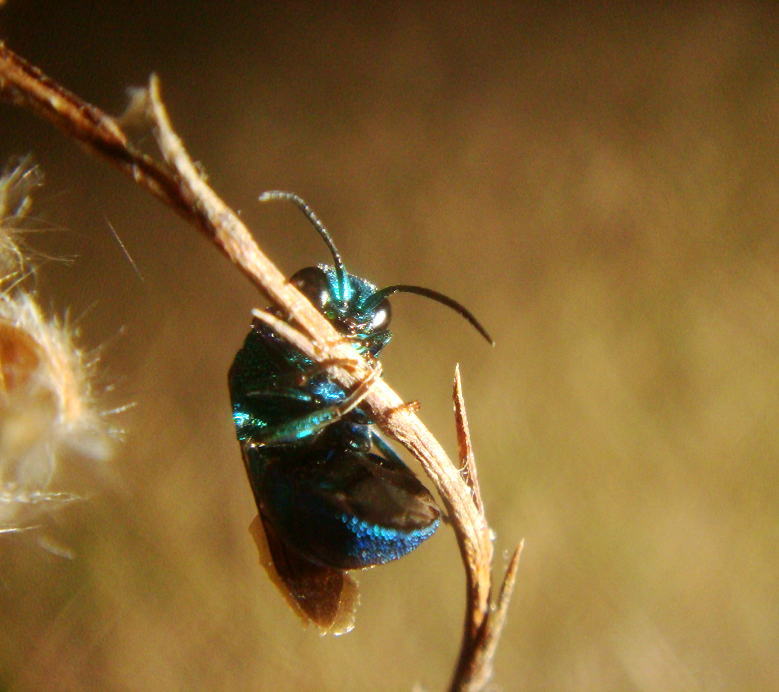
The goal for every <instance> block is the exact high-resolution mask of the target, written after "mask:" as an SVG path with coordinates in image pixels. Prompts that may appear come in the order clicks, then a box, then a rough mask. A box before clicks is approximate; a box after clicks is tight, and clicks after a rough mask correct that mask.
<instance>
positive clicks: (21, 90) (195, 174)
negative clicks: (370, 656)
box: [0, 43, 521, 692]
mask: <svg viewBox="0 0 779 692" xmlns="http://www.w3.org/2000/svg"><path fill="white" fill-rule="evenodd" d="M148 98H149V115H150V118H151V121H152V123H153V126H154V129H155V134H156V137H157V143H158V145H159V147H160V150H161V152H162V156H163V158H164V163H158V162H156V161H155V160H154V159H152V158H151V157H149V156H147V155H145V154H143V153H141V152H140V151H139V150H138V149H137V148H135V147H134V146H133V144H132V143H131V142H130V140H129V138H128V137H127V135H126V134H125V133H124V132H123V131H122V129H121V127H120V126H119V125H118V124H117V122H116V121H115V120H114V119H113V118H111V117H110V116H108V115H107V114H106V113H104V112H103V111H101V110H100V109H98V108H96V107H95V106H93V105H91V104H89V103H86V102H85V101H83V100H82V99H80V98H79V97H77V96H75V95H74V94H72V93H70V92H69V91H67V90H66V89H64V88H63V87H61V86H60V85H59V84H57V83H56V82H55V81H53V80H51V79H50V78H48V77H47V76H46V75H44V74H43V73H42V72H41V71H40V70H39V69H38V68H36V67H34V66H33V65H30V64H29V63H28V62H26V61H25V60H23V59H22V58H20V57H19V56H17V55H16V54H14V53H13V52H12V51H11V50H9V49H8V48H7V47H6V46H5V45H4V44H3V43H0V99H2V100H5V101H8V102H10V103H13V104H14V105H18V106H22V107H24V108H28V109H30V110H32V111H33V112H34V113H36V114H37V115H39V116H40V117H42V118H44V119H46V120H49V121H50V122H52V123H53V124H54V125H56V126H57V127H59V128H60V129H61V130H63V131H64V132H65V134H66V135H67V136H68V137H70V138H71V139H73V140H75V141H77V142H79V143H80V144H82V145H84V146H85V147H86V148H87V149H89V150H90V151H92V152H93V153H96V154H98V155H100V156H102V157H103V158H105V159H107V160H108V161H109V162H110V163H112V164H114V165H115V166H117V167H118V168H119V169H120V170H121V171H123V172H124V173H125V174H126V175H128V176H130V177H131V178H132V179H133V180H134V181H135V182H136V183H138V184H139V185H141V186H142V187H145V188H146V189H147V190H149V191H150V192H151V193H152V194H154V195H155V196H157V197H159V198H160V199H161V200H163V201H164V202H165V203H166V204H168V205H170V206H171V207H172V208H173V209H174V210H175V211H176V213H178V214H179V215H180V216H181V217H182V218H184V219H185V220H187V221H189V222H190V223H192V224H194V225H195V226H196V227H197V228H198V229H199V230H200V231H201V232H203V233H204V234H205V235H206V236H207V237H208V238H209V239H210V240H211V241H212V242H214V243H215V244H216V246H217V247H218V248H219V249H220V250H221V251H222V252H223V253H224V254H225V255H226V256H227V257H228V258H229V259H230V260H231V261H232V262H233V263H234V264H235V265H236V266H237V267H238V269H239V270H240V271H242V272H243V273H244V275H246V276H247V277H248V278H249V280H250V281H251V282H252V283H253V284H254V285H255V286H257V287H258V288H259V289H260V290H261V291H262V292H263V293H265V294H266V295H267V296H268V297H269V298H270V300H271V301H272V302H273V303H274V304H275V305H276V306H278V307H281V308H283V309H284V311H285V312H286V313H287V314H289V315H290V316H291V317H292V320H293V321H294V323H295V324H296V325H297V327H298V330H296V331H297V335H296V336H294V339H295V345H296V346H297V347H298V348H300V349H301V350H303V351H304V352H306V354H307V355H309V357H311V358H312V359H315V360H317V361H318V362H324V363H325V366H326V367H327V370H328V371H329V372H330V375H331V376H332V377H333V378H334V379H335V380H336V381H337V382H339V383H340V384H341V385H342V386H344V387H352V386H354V385H355V384H357V383H359V382H361V381H362V380H364V379H365V378H366V377H368V376H369V374H370V372H371V366H370V365H369V364H368V363H366V362H365V360H364V359H363V358H361V357H360V356H359V354H358V353H357V352H356V350H355V349H354V348H353V347H352V346H351V345H350V344H349V342H348V341H346V340H345V339H343V338H342V337H341V336H340V335H339V334H338V333H337V332H336V330H335V329H334V328H333V326H332V325H331V324H330V323H329V322H327V320H326V319H325V318H324V317H323V316H322V315H321V314H320V313H319V312H318V311H317V310H316V309H315V308H314V307H313V306H312V305H311V303H309V301H308V300H307V299H306V298H305V297H304V296H302V295H301V294H300V293H299V292H298V291H297V290H296V289H295V288H294V287H293V286H292V285H290V284H289V283H288V282H287V280H286V278H285V277H284V276H283V275H282V274H281V272H279V270H278V269H276V267H275V266H274V265H273V264H272V263H271V262H270V260H269V259H268V258H267V257H266V256H265V255H264V254H263V253H262V252H261V251H260V249H259V247H258V246H257V244H256V243H255V241H254V239H253V238H252V236H251V234H250V233H249V231H248V229H247V228H246V226H245V225H244V224H243V223H242V222H241V221H240V219H239V218H238V217H237V215H236V214H235V213H234V212H233V211H232V210H231V209H230V208H229V207H227V205H226V204H225V203H224V202H223V201H222V200H221V199H220V198H219V196H218V195H217V194H216V193H215V192H214V191H213V190H212V189H211V188H210V187H209V186H208V185H207V184H206V182H205V180H204V179H203V177H202V175H201V174H200V172H199V171H198V169H197V168H196V167H195V165H194V164H193V163H192V161H191V159H190V157H189V155H188V154H187V152H186V150H185V149H184V147H183V145H182V143H181V141H180V139H179V138H178V136H177V135H176V134H175V132H174V131H173V128H172V127H171V124H170V121H169V119H168V115H167V112H166V110H165V107H164V105H163V104H162V101H161V99H160V95H159V82H158V80H157V79H156V77H154V76H152V78H151V81H150V85H149V91H148ZM258 316H261V318H262V319H267V318H268V315H267V313H260V314H259V315H258ZM285 326H288V325H285ZM288 331H289V330H288ZM289 336H290V338H293V335H291V334H290V335H289ZM362 405H363V406H364V407H365V408H367V409H368V410H369V411H370V413H371V416H372V418H373V420H375V421H376V422H377V425H378V426H379V427H380V428H381V429H382V430H383V431H384V432H385V433H386V434H388V435H390V436H391V437H394V438H395V439H396V440H398V441H399V442H400V443H401V444H403V445H404V446H405V447H406V448H407V449H408V450H409V451H410V452H411V453H412V454H413V455H414V456H415V457H416V458H417V459H418V460H419V461H420V463H421V464H422V466H423V468H424V470H425V472H426V473H427V475H428V476H429V477H430V479H431V480H432V481H433V483H434V484H435V486H436V488H437V489H438V492H439V493H440V495H441V497H442V499H443V501H444V504H445V505H446V509H447V512H448V514H449V517H450V519H451V522H452V525H453V527H454V530H455V533H456V536H457V541H458V544H459V546H460V553H461V555H462V558H463V562H464V564H465V568H466V573H467V585H468V587H467V588H468V592H467V595H468V603H467V610H466V625H465V631H464V635H463V641H462V645H461V650H460V657H459V660H458V664H457V668H456V670H455V673H454V676H453V680H452V684H451V688H450V689H451V690H452V691H453V692H460V691H465V690H467V691H469V692H475V691H477V690H481V689H483V688H484V686H485V685H486V683H487V681H488V680H489V677H490V673H491V664H492V658H493V655H494V651H495V647H496V645H497V641H498V637H499V635H500V630H501V627H502V624H503V622H504V620H505V615H506V609H507V606H508V602H509V598H510V595H511V590H512V587H513V583H514V577H515V575H516V569H517V565H518V563H519V553H520V550H521V546H520V547H519V548H518V549H517V551H516V552H515V553H514V557H513V558H512V561H511V563H510V564H509V568H508V571H507V573H506V577H505V579H504V582H503V585H502V588H501V592H500V595H499V597H498V602H497V604H496V606H495V607H494V608H493V606H492V605H491V572H490V567H491V561H492V543H491V536H490V530H489V526H488V525H487V521H486V518H485V516H484V510H483V505H482V501H481V495H480V493H479V487H478V482H477V479H476V467H475V464H474V462H473V453H472V451H471V445H470V437H469V434H468V428H467V421H466V418H465V409H464V405H463V402H462V393H461V390H460V379H459V369H458V371H457V375H456V380H455V408H456V411H457V423H458V425H457V428H458V440H459V443H460V450H461V459H462V469H461V470H462V472H463V474H464V476H465V479H464V478H463V475H461V470H458V468H456V467H455V466H454V465H453V464H452V462H451V461H450V460H449V458H448V457H447V455H446V453H445V452H444V450H443V448H442V447H441V446H440V445H439V444H438V442H437V441H436V440H435V438H434V437H433V436H432V435H431V434H430V432H428V430H427V429H426V428H425V427H424V426H423V425H422V422H421V421H420V420H419V418H418V417H417V416H416V415H415V414H414V412H413V410H412V407H408V406H405V405H404V403H403V401H402V400H401V399H400V397H399V396H398V395H397V394H395V392H393V391H392V389H390V387H389V386H388V385H387V384H386V383H385V382H384V381H383V380H379V381H377V382H376V384H375V386H373V387H372V388H371V390H370V392H369V393H368V394H367V395H366V397H365V399H364V401H363V404H362Z"/></svg>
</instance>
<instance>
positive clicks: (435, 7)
mask: <svg viewBox="0 0 779 692" xmlns="http://www.w3.org/2000/svg"><path fill="white" fill-rule="evenodd" d="M0 34H2V37H3V38H5V39H6V40H7V41H8V43H9V45H10V47H11V48H13V49H14V50H16V51H18V52H19V53H21V54H22V55H24V56H25V57H27V58H28V59H30V60H31V61H33V62H34V63H36V64H38V65H40V66H41V67H43V68H44V69H45V70H46V71H48V72H49V73H50V74H51V75H52V76H54V77H56V78H57V79H59V80H60V81H61V82H62V83H63V84H65V85H66V86H69V87H70V88H72V89H73V90H74V91H76V92H77V93H79V94H80V95H82V96H84V97H86V98H88V99H90V100H92V101H94V102H96V103H97V104H98V105H100V106H103V107H105V108H106V109H107V110H109V111H113V112H119V111H120V110H121V109H122V107H123V105H124V93H123V90H124V88H125V87H126V86H128V85H136V84H141V83H144V82H145V80H146V78H147V76H148V74H149V73H150V72H151V71H157V72H158V73H159V74H160V76H161V78H162V80H163V93H164V95H165V97H166V100H167V102H168V105H169V108H170V111H171V115H172V117H173V119H174V123H175V124H176V125H177V126H178V128H179V130H180V132H181V134H182V135H183V136H184V138H185V141H186V142H187V144H188V146H189V148H190V150H191V152H192V153H193V155H194V156H196V157H198V158H200V159H201V160H202V162H203V164H204V165H205V167H206V169H207V170H208V172H209V173H210V179H211V182H212V183H213V185H214V187H215V188H216V189H217V190H218V191H220V192H221V193H223V194H224V196H225V198H226V199H227V200H228V202H230V203H231V204H233V205H234V206H235V207H237V208H239V209H241V210H242V213H243V216H244V218H245V219H246V221H247V222H248V223H249V225H250V227H252V228H253V229H254V230H255V234H256V237H257V238H258V240H259V242H260V244H261V245H262V246H263V248H264V249H265V250H266V251H267V252H268V253H269V255H270V256H271V257H272V258H274V259H275V260H277V261H278V263H279V264H280V266H281V267H282V268H283V270H284V271H286V272H287V273H289V274H291V273H292V272H293V271H295V270H296V269H298V268H299V267H301V266H305V265H308V264H312V263H315V262H318V261H326V260H327V254H326V251H325V248H324V246H323V244H322V243H321V241H320V240H319V239H318V238H317V237H316V235H315V234H314V233H313V232H312V230H311V228H310V227H308V226H307V224H306V223H305V221H303V220H302V219H301V218H300V217H299V215H298V214H297V213H296V211H295V210H294V209H290V208H285V207H283V206H268V205H263V206H261V205H259V204H258V203H257V202H256V201H255V200H256V197H257V195H258V194H259V192H260V191H262V190H264V189H269V188H281V189H292V190H295V191H296V192H298V193H300V194H301V195H303V196H304V198H306V199H307V200H308V201H309V202H310V203H311V204H312V205H313V206H314V208H315V209H316V210H317V212H318V213H319V214H320V216H321V217H322V218H323V219H324V221H325V223H326V224H327V225H328V227H329V228H330V230H331V231H332V233H333V235H334V236H335V239H336V241H337V243H338V245H339V247H340V249H341V252H342V254H343V256H344V258H345V261H346V263H347V268H348V269H350V270H351V271H353V272H355V273H358V274H360V275H363V276H366V277H368V278H370V279H372V280H373V281H375V282H376V283H378V284H388V283H391V282H406V283H418V284H423V285H427V286H430V287H432V288H435V289H437V290H440V291H444V292H446V293H448V294H451V295H453V296H455V297H457V298H458V299H460V300H462V301H463V302H464V303H466V304H467V305H468V306H469V307H470V308H471V309H472V310H473V311H474V312H475V313H476V314H477V315H478V316H479V317H480V318H481V319H482V320H483V321H484V323H485V324H486V325H487V327H488V328H489V329H490V330H491V331H492V332H493V335H494V336H495V338H496V341H497V342H498V346H497V348H496V349H495V350H494V351H491V350H488V349H487V348H486V347H485V346H484V344H483V343H482V342H480V340H479V338H478V336H477V335H476V334H475V333H473V331H472V330H470V329H469V328H468V327H467V325H465V324H464V323H461V322H460V321H459V320H458V319H457V318H456V317H455V316H453V315H452V314H449V313H448V312H447V311H445V310H443V309H441V308H440V307H437V306H435V305H434V304H432V303H429V302H426V301H422V300H419V299H415V298H414V297H413V296H401V297H399V298H397V299H396V300H395V301H394V302H395V326H396V330H395V331H396V338H395V340H394V341H393V343H392V344H391V346H390V347H389V349H388V351H387V354H386V358H384V362H385V373H386V377H387V379H388V380H389V381H390V383H391V384H393V386H395V387H396V388H397V389H398V391H399V392H400V393H401V395H402V396H404V397H405V398H407V399H409V400H410V399H419V400H421V402H422V405H423V409H422V415H423V419H424V420H425V421H426V422H427V423H428V424H429V425H430V426H431V428H432V429H433V431H434V432H436V433H437V434H439V435H440V437H441V439H442V441H443V442H444V443H445V444H447V445H448V446H449V449H450V450H452V451H453V452H454V448H455V443H454V428H453V419H452V412H451V403H450V387H451V377H452V374H453V368H454V364H455V362H457V361H459V362H460V363H461V365H462V368H463V375H464V384H465V394H466V400H467V402H468V403H469V405H470V409H469V415H470V418H471V426H472V432H473V434H474V442H475V446H476V453H477V460H478V461H479V463H480V479H481V482H482V488H483V492H484V496H485V499H486V503H487V513H488V516H489V517H490V519H491V522H492V524H493V528H494V529H495V532H496V536H497V537H496V543H495V545H496V555H497V567H498V568H499V569H502V567H503V564H502V563H503V552H504V551H505V550H507V549H509V548H511V547H512V546H513V545H514V544H515V542H516V541H517V540H518V539H519V538H521V537H523V536H524V537H525V538H526V550H525V554H524V556H523V563H522V566H521V569H520V574H519V581H518V587H517V591H516V597H515V602H514V604H513V606H512V609H511V611H510V614H509V622H508V626H507V630H506V632H505V635H504V638H503V641H502V644H501V648H500V650H499V653H498V659H497V676H496V682H497V683H498V684H499V685H500V686H501V688H502V689H505V690H520V689H528V690H537V689H549V690H552V689H553V690H630V689H634V690H642V691H651V690H688V691H691V690H719V689H721V690H729V689H734V690H741V689H776V688H777V687H779V556H778V555H777V550H779V549H778V548H777V545H778V544H779V486H778V484H777V480H779V479H778V476H779V465H778V464H777V461H778V460H779V350H777V345H779V233H778V232H777V231H778V230H779V155H778V154H779V126H778V123H779V57H777V56H779V11H777V9H776V7H775V6H774V5H772V4H769V3H765V4H759V3H738V2H721V3H711V4H706V3H691V4H680V3H669V4H668V5H667V6H663V5H659V4H658V5H655V6H654V7H653V9H647V8H646V7H644V8H639V7H638V3H636V4H635V5H633V6H631V8H630V9H629V8H628V7H627V6H624V7H623V6H621V5H619V6H617V5H615V6H614V7H613V8H604V7H601V6H597V7H592V8H590V9H585V8H584V7H582V6H581V5H580V4H579V3H556V4H547V3H543V4H542V3H538V4H520V3H491V4H484V5H483V4H481V3H466V2H458V3H451V2H447V3H443V2H441V3H437V4H427V5H425V6H424V7H422V6H420V5H417V4H416V3H411V2H407V3H386V4H382V5H381V6H379V5H378V4H376V6H373V5H368V4H365V5H361V4H356V3H355V4H349V3H344V4H330V5H328V6H324V5H318V4H316V3H310V4H309V3H302V2H300V3H283V4H276V3H259V2H234V3H205V2H204V3H194V2H167V3H164V4H163V3H130V2H112V3H110V2H109V3H100V2H96V1H93V0H82V1H81V2H79V3H51V2H42V1H36V0H10V1H9V2H8V3H6V4H5V5H4V6H3V7H2V9H0ZM0 129H1V130H2V137H0V154H1V155H2V158H3V160H5V159H6V158H7V157H8V156H9V155H10V154H12V153H25V152H33V153H34V154H35V155H36V157H37V159H38V161H39V162H40V163H41V165H42V167H43V169H44V171H45V173H46V175H47V184H46V187H45V188H44V189H43V190H42V192H41V193H39V194H38V196H37V200H36V202H37V206H36V209H37V211H38V213H39V214H40V215H41V219H40V225H39V227H40V228H42V229H44V231H45V232H42V233H36V234H35V235H32V236H30V237H28V242H29V243H30V244H31V245H33V246H34V247H35V248H36V249H38V250H39V251H40V252H42V253H44V254H46V255H50V256H57V257H71V258H74V259H73V261H72V262H71V263H57V262H45V263H44V266H43V267H42V269H41V270H40V272H39V275H38V277H37V286H38V290H39V293H40V295H41V296H42V297H43V302H44V304H50V305H51V306H52V308H54V309H56V310H59V311H63V310H65V309H69V310H70V313H71V316H74V317H76V318H77V321H78V325H79V327H80V330H81V338H82V343H84V344H88V345H96V344H104V346H103V351H102V353H103V355H102V360H103V378H104V380H105V384H108V383H113V384H115V390H114V391H108V392H106V395H105V402H106V406H107V407H111V406H116V405H121V404H123V403H127V402H129V401H134V402H137V407H136V408H135V409H134V410H132V411H130V412H128V413H125V414H123V415H122V416H121V417H120V420H119V423H120V424H121V425H122V426H123V427H124V428H125V429H126V444H125V445H124V446H123V447H122V448H121V449H120V451H119V453H118V454H117V456H116V457H115V459H114V460H113V461H112V463H111V464H110V466H107V467H105V468H104V469H101V470H100V471H99V472H94V471H93V470H92V469H90V468H75V469H74V468H70V469H63V475H62V476H61V479H60V480H61V481H62V482H68V483H71V484H75V485H77V486H78V487H83V488H85V492H86V491H88V492H90V493H91V495H90V499H89V500H88V501H87V502H85V503H82V504H80V505H79V506H77V507H73V506H71V507H69V508H68V509H66V510H64V511H61V512H60V513H58V514H56V515H55V516H53V517H52V518H51V520H50V521H49V522H48V523H47V525H46V526H45V527H44V530H43V531H40V532H36V533H32V532H28V533H25V534H19V535H16V536H0V614H1V617H2V623H3V626H2V628H0V629H2V633H0V689H2V690H14V691H16V690H19V691H27V690H44V689H45V690H76V689H78V690H154V691H164V690H216V689H230V690H258V689H259V690H344V691H345V690H374V689H377V690H378V689H382V690H390V689H410V688H411V686H412V685H413V684H415V683H420V684H422V685H424V687H425V688H426V689H430V690H437V689H442V688H443V687H444V686H445V684H446V682H447V680H448V678H449V675H450V671H451V669H452V666H453V665H454V661H455V656H456V649H457V644H458V640H459V635H460V628H461V621H462V610H463V577H462V574H461V568H460V565H459V557H458V554H457V548H456V544H455V541H454V538H453V536H452V534H451V532H449V531H448V530H447V529H446V528H444V529H443V530H441V531H439V535H438V536H437V537H436V538H435V539H433V540H432V541H431V542H430V543H429V544H426V545H425V546H423V547H422V548H420V550H418V551H417V552H416V553H415V554H413V555H412V556H409V557H408V558H405V559H404V560H402V561H400V562H399V563H397V564H394V565H389V566H386V567H383V568H381V569H377V570H374V571H372V572H369V573H366V574H364V575H361V577H360V582H361V585H362V593H363V603H362V606H361V607H360V610H359V612H358V619H357V628H356V629H355V631H354V632H353V633H351V634H349V635H348V636H346V637H342V638H340V639H332V638H327V639H320V638H319V637H318V636H317V635H316V634H315V632H314V631H305V630H302V629H301V628H300V626H299V624H298V621H297V620H296V618H295V617H294V616H293V615H292V613H291V612H289V611H288V610H287V608H286V606H285V605H284V603H283V601H282V599H281V598H280V597H279V596H278V594H277V593H276V592H275V590H274V588H273V586H272V585H271V584H270V582H269V581H268V579H267V578H266V577H265V575H264V573H263V572H262V571H261V569H260V568H259V566H258V564H257V557H256V553H255V550H254V547H253V544H252V541H251V539H250V537H249V534H248V532H247V527H248V525H249V522H250V521H251V519H252V517H253V512H254V508H253V502H252V498H251V493H250V491H249V487H248V484H247V482H246V480H245V478H244V472H243V468H242V466H241V463H240V457H239V452H238V448H237V443H236V442H235V439H234V435H233V430H232V423H231V420H230V412H229V401H228V396H227V387H226V372H227V368H228V367H229V364H230V362H231V359H232V357H233V355H234V353H235V351H236V350H237V349H238V347H239V346H240V344H241V342H242V339H243V336H244V333H245V331H246V330H247V326H248V323H249V310H250V309H251V308H252V307H254V306H257V305H262V304H263V303H264V301H263V300H262V299H260V298H258V297H257V296H256V295H255V294H254V293H253V290H252V289H251V288H250V286H248V284H247V283H246V282H245V281H244V280H243V279H242V278H241V277H240V276H238V274H237V273H236V272H235V271H234V270H233V269H232V268H231V267H230V266H228V264H227V263H226V262H225V261H224V260H223V259H222V258H221V257H220V256H219V255H218V254H217V253H216V252H215V251H214V249H213V248H211V247H209V246H208V245H207V244H206V243H205V242H204V241H203V240H202V239H201V238H199V237H197V236H196V235H195V234H194V232H193V231H192V230H191V229H189V228H187V227H185V226H184V225H183V224H182V223H181V222H180V221H179V220H178V219H177V218H175V217H173V216H172V215H171V214H170V213H169V212H168V211H167V210H166V209H164V208H161V207H160V206H159V205H158V204H157V203H156V202H155V201H154V200H152V199H150V198H147V197H145V196H144V195H143V194H142V193H141V192H140V191H138V190H135V189H133V188H132V186H131V185H130V184H129V183H128V182H127V181H126V180H124V179H123V178H121V177H120V176H119V175H118V174H115V173H114V172H112V171H107V169H106V168H105V166H104V164H102V163H101V162H98V161H95V160H91V159H88V158H87V157H85V156H84V155H83V154H82V153H81V152H79V151H78V150H76V149H75V148H74V147H73V146H72V145H71V144H69V143H67V142H65V141H64V140H63V139H62V138H61V136H60V135H59V134H58V133H55V132H53V131H51V130H50V128H49V126H48V125H44V124H40V123H37V122H34V121H32V120H31V118H30V116H29V115H28V114H26V113H22V112H17V111H13V110H12V109H11V108H10V107H5V106H4V107H2V108H1V109H0ZM107 220H109V221H110V222H111V224H112V225H113V226H114V227H115V228H116V230H117V232H118V233H119V235H120V236H121V238H122V240H123V242H124V243H125V245H126V246H127V248H128V250H129V252H130V254H131V255H132V257H133V259H134V260H135V262H136V264H137V265H138V267H139V269H140V272H141V274H142V276H143V281H141V280H139V278H138V277H137V276H136V274H135V273H134V271H133V269H132V267H131V265H130V264H129V262H128V261H127V260H126V258H125V257H124V256H123V254H122V252H121V250H120V248H119V247H118V246H117V244H116V242H115V240H114V239H113V237H112V235H111V233H110V231H109V230H108V225H107ZM43 533H45V535H46V537H47V540H49V541H50V542H52V541H53V542H56V543H57V544H59V545H64V546H67V547H68V548H69V549H71V550H72V551H73V553H74V554H75V557H74V559H72V560H68V559H64V558H62V557H58V556H57V555H55V554H52V553H51V552H48V551H46V550H44V549H42V548H41V547H40V545H39V539H40V537H41V534H43Z"/></svg>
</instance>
